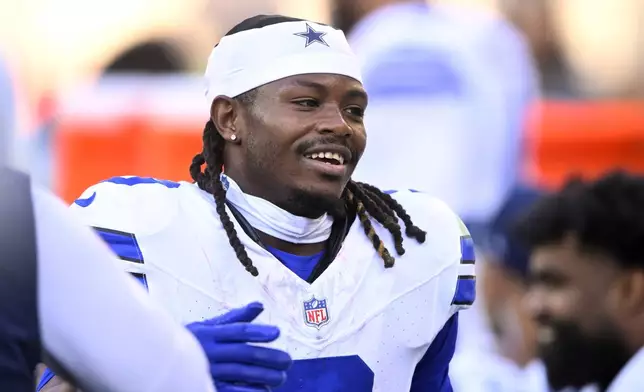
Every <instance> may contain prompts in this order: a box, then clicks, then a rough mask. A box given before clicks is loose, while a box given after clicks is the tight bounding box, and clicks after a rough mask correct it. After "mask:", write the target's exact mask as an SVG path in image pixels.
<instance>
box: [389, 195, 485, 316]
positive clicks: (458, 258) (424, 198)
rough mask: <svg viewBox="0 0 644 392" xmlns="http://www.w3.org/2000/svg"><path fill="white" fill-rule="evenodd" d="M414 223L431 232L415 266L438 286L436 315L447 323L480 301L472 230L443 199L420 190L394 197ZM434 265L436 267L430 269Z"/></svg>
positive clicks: (428, 232) (434, 311) (428, 233)
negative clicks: (477, 295) (458, 313)
mask: <svg viewBox="0 0 644 392" xmlns="http://www.w3.org/2000/svg"><path fill="white" fill-rule="evenodd" d="M394 196H396V199H397V200H398V201H399V202H400V203H401V204H402V205H403V206H404V207H405V208H406V210H407V212H408V214H409V215H410V217H411V218H412V220H413V221H414V223H415V224H416V225H417V226H418V227H419V228H421V229H423V230H425V231H426V232H427V235H426V241H425V243H424V244H423V257H422V260H418V263H419V264H417V265H416V264H414V268H416V269H425V271H423V272H424V273H427V274H429V275H427V279H431V280H432V281H433V282H434V283H435V284H436V286H437V292H436V295H437V296H438V301H436V302H432V303H434V304H435V305H434V306H435V309H433V310H432V312H433V313H434V314H436V315H440V318H441V319H442V320H443V322H446V321H447V320H448V319H450V318H451V316H453V315H454V314H455V313H457V312H458V311H460V310H464V309H468V308H469V307H471V306H472V305H473V304H474V300H475V299H476V271H475V263H476V255H475V252H474V242H473V240H472V236H471V235H470V232H469V230H468V229H467V227H466V226H465V224H464V223H463V221H462V220H461V219H460V218H459V217H458V215H457V214H456V213H454V211H452V209H451V208H450V207H449V206H448V205H447V204H446V203H444V202H442V201H441V200H439V199H437V198H435V197H432V196H430V195H428V194H426V193H422V192H417V191H400V192H396V193H395V194H394ZM429 265H431V266H432V268H431V269H430V268H427V266H429Z"/></svg>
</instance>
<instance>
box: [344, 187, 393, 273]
mask: <svg viewBox="0 0 644 392" xmlns="http://www.w3.org/2000/svg"><path fill="white" fill-rule="evenodd" d="M346 195H347V199H348V202H349V203H350V204H353V205H355V208H356V215H357V216H358V219H359V220H360V224H361V225H362V228H363V230H364V233H365V234H366V236H367V238H369V239H370V240H371V243H372V244H373V248H374V249H375V250H376V252H378V255H380V257H381V258H382V259H383V260H384V262H385V268H391V267H393V266H394V258H393V257H391V254H390V253H389V250H387V248H386V247H385V244H384V243H383V242H382V240H381V239H380V237H379V236H378V234H376V231H375V230H374V228H373V225H372V224H371V220H369V216H368V215H367V211H366V209H365V206H364V202H363V201H362V200H359V199H356V195H354V194H353V192H352V191H351V190H350V189H348V190H347V192H346Z"/></svg>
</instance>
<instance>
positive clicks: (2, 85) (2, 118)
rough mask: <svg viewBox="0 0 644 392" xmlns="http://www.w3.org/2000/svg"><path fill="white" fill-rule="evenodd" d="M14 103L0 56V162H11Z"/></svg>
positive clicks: (6, 69) (7, 76) (12, 92)
mask: <svg viewBox="0 0 644 392" xmlns="http://www.w3.org/2000/svg"><path fill="white" fill-rule="evenodd" d="M15 129H16V105H15V98H14V89H13V82H12V79H11V75H10V73H9V69H8V68H7V65H6V64H5V62H4V61H3V60H2V58H1V57H0V164H2V163H5V164H8V163H13V149H14V137H15V135H14V133H15Z"/></svg>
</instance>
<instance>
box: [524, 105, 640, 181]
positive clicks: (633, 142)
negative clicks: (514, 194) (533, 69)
mask: <svg viewBox="0 0 644 392" xmlns="http://www.w3.org/2000/svg"><path fill="white" fill-rule="evenodd" d="M527 142H528V150H529V154H528V156H529V158H528V159H527V161H526V165H527V167H528V176H529V178H530V179H531V180H533V181H534V182H536V183H537V184H540V185H542V186H544V187H548V188H556V187H559V186H560V185H561V184H562V183H563V182H565V180H566V178H568V177H569V176H570V175H571V174H579V175H581V176H583V177H586V178H593V177H597V176H599V175H601V174H603V173H605V172H606V171H608V170H611V169H614V168H623V169H627V170H629V171H632V172H636V173H642V174H644V101H643V102H565V101H564V102H542V103H541V104H539V105H537V106H536V107H535V110H534V111H533V113H532V116H531V118H530V120H529V122H528V133H527Z"/></svg>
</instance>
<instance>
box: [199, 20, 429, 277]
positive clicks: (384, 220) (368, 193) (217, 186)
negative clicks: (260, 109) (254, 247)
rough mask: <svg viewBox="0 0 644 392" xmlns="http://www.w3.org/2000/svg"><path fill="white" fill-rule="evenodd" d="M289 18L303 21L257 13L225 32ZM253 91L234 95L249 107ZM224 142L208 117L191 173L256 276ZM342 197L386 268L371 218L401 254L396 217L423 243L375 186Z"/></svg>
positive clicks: (357, 187)
mask: <svg viewBox="0 0 644 392" xmlns="http://www.w3.org/2000/svg"><path fill="white" fill-rule="evenodd" d="M292 21H302V19H296V18H289V17H285V16H280V15H258V16H255V17H252V18H249V19H246V20H244V21H243V22H241V23H239V24H238V25H237V26H235V27H233V28H232V29H231V30H230V31H229V32H228V33H227V34H226V35H232V34H236V33H238V32H241V31H246V30H251V29H257V28H262V27H264V26H268V25H272V24H276V23H283V22H292ZM256 92H257V90H251V91H249V92H247V93H244V94H241V95H239V96H237V97H235V100H237V101H238V102H239V103H241V104H242V105H245V106H247V107H248V106H250V105H252V104H253V103H254V101H255V98H256ZM225 144H226V142H225V140H224V138H223V137H222V136H221V135H220V134H219V132H218V131H217V128H216V127H215V124H214V123H213V121H212V120H209V121H208V122H207V123H206V126H205V128H204V132H203V149H202V151H201V153H199V154H197V155H195V157H194V158H193V159H192V164H191V165H190V176H191V177H192V179H193V180H194V181H195V182H196V183H197V184H198V186H199V188H201V189H202V190H204V191H206V192H208V193H210V194H212V195H213V196H214V198H215V206H216V209H217V213H218V214H219V218H220V219H221V223H222V225H223V227H224V230H225V231H226V235H227V236H228V241H229V242H230V246H232V248H233V250H234V251H235V254H236V255H237V258H238V259H239V261H240V262H241V263H242V265H243V266H244V267H245V268H246V271H248V272H250V273H251V274H252V275H253V276H257V275H258V271H257V268H256V267H255V266H254V265H253V262H252V260H251V259H250V257H249V256H248V253H247V252H246V249H245V248H244V245H243V244H242V243H241V241H240V240H239V237H238V236H237V231H236V230H235V226H234V225H233V223H232V221H231V219H230V216H228V213H227V212H226V190H225V189H224V186H223V184H222V182H221V174H222V171H223V165H224V146H225ZM204 165H205V168H204ZM342 198H343V200H344V204H345V208H347V209H351V212H352V213H354V215H355V216H357V217H358V219H359V220H360V224H361V225H362V228H363V230H364V233H365V235H366V236H367V237H368V238H369V240H370V241H371V243H372V244H373V247H374V249H375V250H376V251H377V252H378V254H379V255H380V257H381V258H382V260H383V261H384V263H385V268H391V267H393V266H394V258H393V256H391V253H390V252H389V250H388V249H387V248H386V247H385V245H384V243H383V242H382V240H381V239H380V237H379V236H378V234H376V231H375V230H374V228H373V225H372V223H371V219H370V217H371V218H373V219H375V220H376V221H377V222H378V223H380V224H381V225H382V226H383V227H385V228H386V229H387V230H388V231H389V232H390V233H391V235H392V236H393V238H394V243H395V248H396V253H397V254H398V255H400V256H402V255H403V254H404V253H405V248H404V247H403V236H402V228H401V227H400V224H399V223H398V220H399V219H400V220H402V222H403V223H404V224H405V234H406V235H407V237H411V238H414V239H416V241H418V242H419V243H423V242H425V237H426V233H425V232H424V231H423V230H421V229H420V228H418V227H417V226H415V225H414V223H413V222H412V220H411V218H410V217H409V214H407V212H406V211H405V209H404V208H403V207H402V206H401V205H400V204H399V203H398V202H397V201H396V200H395V199H394V198H393V197H391V196H390V195H388V194H386V193H384V192H382V191H381V190H380V189H378V188H376V187H375V186H373V185H369V184H364V183H361V182H354V181H349V182H348V183H347V186H346V188H345V190H344V192H343V193H342Z"/></svg>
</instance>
